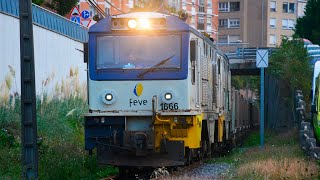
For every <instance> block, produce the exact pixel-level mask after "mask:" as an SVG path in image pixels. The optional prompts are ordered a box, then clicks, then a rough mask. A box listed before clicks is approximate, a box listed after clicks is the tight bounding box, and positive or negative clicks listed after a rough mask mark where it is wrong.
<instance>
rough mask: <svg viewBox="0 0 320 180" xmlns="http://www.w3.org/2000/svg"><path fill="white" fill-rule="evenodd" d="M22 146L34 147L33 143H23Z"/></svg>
mask: <svg viewBox="0 0 320 180" xmlns="http://www.w3.org/2000/svg"><path fill="white" fill-rule="evenodd" d="M24 147H29V148H31V147H34V144H33V143H25V144H24Z"/></svg>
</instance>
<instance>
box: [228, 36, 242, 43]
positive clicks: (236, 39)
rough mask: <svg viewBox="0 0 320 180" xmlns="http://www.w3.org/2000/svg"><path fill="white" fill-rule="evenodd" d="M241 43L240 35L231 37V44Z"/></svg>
mask: <svg viewBox="0 0 320 180" xmlns="http://www.w3.org/2000/svg"><path fill="white" fill-rule="evenodd" d="M239 41H240V35H229V43H238V42H239Z"/></svg>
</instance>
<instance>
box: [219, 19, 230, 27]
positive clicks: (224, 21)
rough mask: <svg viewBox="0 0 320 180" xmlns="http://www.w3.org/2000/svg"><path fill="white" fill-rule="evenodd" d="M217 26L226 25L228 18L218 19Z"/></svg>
mask: <svg viewBox="0 0 320 180" xmlns="http://www.w3.org/2000/svg"><path fill="white" fill-rule="evenodd" d="M219 27H221V28H226V27H228V19H219Z"/></svg>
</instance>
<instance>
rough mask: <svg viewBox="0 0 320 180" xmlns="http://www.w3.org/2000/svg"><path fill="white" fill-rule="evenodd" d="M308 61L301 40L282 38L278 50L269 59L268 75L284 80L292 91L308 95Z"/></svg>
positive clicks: (309, 71)
mask: <svg viewBox="0 0 320 180" xmlns="http://www.w3.org/2000/svg"><path fill="white" fill-rule="evenodd" d="M309 60H310V59H309V55H308V52H307V50H306V49H305V48H304V46H303V42H302V41H301V40H299V39H293V40H289V39H288V38H283V39H282V43H281V46H280V47H279V49H278V50H277V51H276V52H275V53H273V54H272V55H271V57H270V62H269V68H268V73H269V74H271V75H273V76H275V77H277V78H279V79H282V80H284V81H285V82H287V83H288V85H289V86H290V87H291V88H292V89H301V90H302V91H303V92H304V94H309V93H308V92H309V91H310V88H311V76H312V69H311V66H310V64H309Z"/></svg>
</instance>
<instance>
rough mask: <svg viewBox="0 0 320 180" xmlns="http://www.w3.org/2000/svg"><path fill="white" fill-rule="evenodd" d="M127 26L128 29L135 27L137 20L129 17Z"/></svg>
mask: <svg viewBox="0 0 320 180" xmlns="http://www.w3.org/2000/svg"><path fill="white" fill-rule="evenodd" d="M128 27H129V28H130V29H134V28H136V27H137V21H136V20H135V19H130V20H129V21H128Z"/></svg>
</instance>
